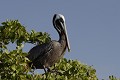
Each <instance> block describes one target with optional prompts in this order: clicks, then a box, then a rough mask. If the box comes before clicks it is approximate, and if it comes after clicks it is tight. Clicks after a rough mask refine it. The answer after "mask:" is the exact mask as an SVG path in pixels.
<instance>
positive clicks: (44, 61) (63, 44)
mask: <svg viewBox="0 0 120 80" xmlns="http://www.w3.org/2000/svg"><path fill="white" fill-rule="evenodd" d="M53 26H54V28H55V29H56V30H57V32H58V34H59V40H58V41H56V40H52V41H50V42H48V43H44V44H42V45H37V46H35V47H33V48H32V49H31V50H30V51H29V54H28V56H27V58H28V59H29V60H31V63H30V64H29V65H30V66H31V67H32V68H35V69H44V71H45V72H46V70H45V68H47V69H48V70H49V67H51V66H52V65H54V64H55V63H56V62H57V61H59V60H60V59H61V58H62V57H63V55H64V54H65V51H66V49H67V48H68V52H70V45H69V40H68V35H67V29H66V24H65V18H64V16H63V15H61V14H55V15H54V17H53Z"/></svg>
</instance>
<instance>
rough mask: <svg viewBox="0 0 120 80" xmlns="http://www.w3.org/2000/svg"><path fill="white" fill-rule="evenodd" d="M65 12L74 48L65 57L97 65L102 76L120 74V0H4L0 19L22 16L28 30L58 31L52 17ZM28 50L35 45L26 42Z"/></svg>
mask: <svg viewBox="0 0 120 80" xmlns="http://www.w3.org/2000/svg"><path fill="white" fill-rule="evenodd" d="M55 13H61V14H63V15H64V16H65V18H66V25H67V31H68V35H69V40H70V45H71V52H70V54H69V53H68V52H67V53H66V55H65V57H66V58H68V59H77V60H79V61H81V62H82V63H85V64H88V65H93V67H94V68H95V69H96V70H97V75H98V77H99V79H101V78H104V79H106V78H108V76H109V75H115V76H116V77H120V62H119V60H120V1H119V0H99V1H98V0H76V1H75V0H74V1H73V0H71V1H68V0H66V1H65V0H59V1H58V0H56V1H40V0H34V1H32V0H31V1H25V0H19V1H17V0H1V1H0V22H3V21H5V20H6V19H12V20H14V19H18V20H19V21H20V22H21V24H23V25H24V26H26V29H27V30H28V31H30V30H32V29H34V30H36V31H42V32H48V33H49V34H51V35H50V36H51V38H52V39H56V40H57V39H58V34H57V32H56V30H55V29H54V28H53V25H52V17H53V15H54V14H55ZM25 47H26V48H25V51H29V49H30V48H32V47H33V46H32V45H31V46H29V45H25Z"/></svg>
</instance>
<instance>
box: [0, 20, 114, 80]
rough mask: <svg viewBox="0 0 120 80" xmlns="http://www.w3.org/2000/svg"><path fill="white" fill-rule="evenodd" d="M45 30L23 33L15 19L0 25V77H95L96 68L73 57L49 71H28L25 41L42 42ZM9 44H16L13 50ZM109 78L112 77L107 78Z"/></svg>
mask: <svg viewBox="0 0 120 80" xmlns="http://www.w3.org/2000/svg"><path fill="white" fill-rule="evenodd" d="M50 40H51V38H50V36H49V34H48V33H46V32H44V33H43V32H35V31H34V30H31V32H30V33H29V32H27V31H26V29H25V27H24V26H23V25H21V23H20V22H19V21H18V20H7V21H5V22H2V23H1V26H0V80H1V79H2V80H97V76H96V70H95V69H94V68H93V67H92V66H88V65H86V64H83V63H80V62H79V61H77V60H67V59H65V58H63V59H61V60H60V61H59V62H58V63H56V64H55V65H54V66H52V67H51V68H50V69H51V70H52V72H47V73H43V74H29V73H28V72H30V71H31V68H30V67H28V65H27V63H28V62H29V59H28V58H26V57H25V56H26V55H27V52H24V51H22V49H23V48H24V44H25V43H30V44H42V43H45V42H49V41H50ZM9 43H14V44H16V49H15V50H11V51H10V50H9V49H8V48H7V46H8V44H9ZM110 79H112V77H110Z"/></svg>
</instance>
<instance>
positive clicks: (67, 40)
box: [63, 23, 70, 52]
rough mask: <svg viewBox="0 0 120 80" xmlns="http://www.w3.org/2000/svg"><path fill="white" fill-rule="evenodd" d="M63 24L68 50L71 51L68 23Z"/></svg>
mask: <svg viewBox="0 0 120 80" xmlns="http://www.w3.org/2000/svg"><path fill="white" fill-rule="evenodd" d="M63 26H64V32H65V36H66V42H67V48H68V52H70V44H69V39H68V34H67V29H66V24H65V23H64V24H63Z"/></svg>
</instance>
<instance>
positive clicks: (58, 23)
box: [53, 14, 70, 52]
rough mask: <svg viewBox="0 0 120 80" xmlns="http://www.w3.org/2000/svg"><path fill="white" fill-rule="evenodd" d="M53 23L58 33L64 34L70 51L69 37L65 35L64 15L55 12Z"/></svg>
mask: <svg viewBox="0 0 120 80" xmlns="http://www.w3.org/2000/svg"><path fill="white" fill-rule="evenodd" d="M53 25H54V27H55V29H56V30H57V31H58V33H59V35H65V38H66V42H67V48H68V52H70V44H69V39H68V35H67V29H66V24H65V17H64V16H63V15H62V14H55V15H54V17H53Z"/></svg>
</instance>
